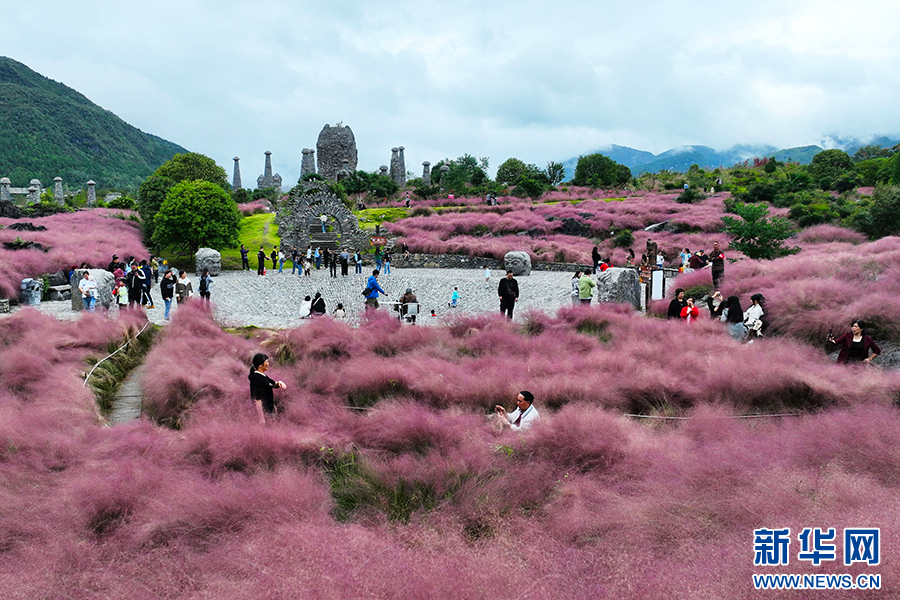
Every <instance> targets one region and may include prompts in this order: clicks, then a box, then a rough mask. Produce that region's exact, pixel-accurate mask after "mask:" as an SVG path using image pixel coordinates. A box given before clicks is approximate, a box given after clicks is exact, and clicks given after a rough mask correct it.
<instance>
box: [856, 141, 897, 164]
mask: <svg viewBox="0 0 900 600" xmlns="http://www.w3.org/2000/svg"><path fill="white" fill-rule="evenodd" d="M892 154H894V151H893V150H892V149H891V148H882V147H881V146H879V145H877V144H869V145H868V146H863V147H862V148H859V149H858V150H857V151H856V153H855V154H854V155H853V162H856V163H858V162H862V161H864V160H871V159H873V158H887V157H889V156H891V155H892Z"/></svg>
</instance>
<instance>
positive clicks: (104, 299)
mask: <svg viewBox="0 0 900 600" xmlns="http://www.w3.org/2000/svg"><path fill="white" fill-rule="evenodd" d="M85 271H88V272H89V273H90V274H91V277H93V278H94V281H96V282H97V306H102V307H103V308H106V309H108V308H109V307H110V306H112V305H113V295H112V291H113V288H114V287H115V286H116V278H115V277H113V274H112V273H110V272H109V271H107V270H106V269H75V274H74V275H72V281H71V285H72V310H84V303H83V302H82V301H81V292H79V291H78V282H79V281H81V279H82V278H83V277H84V272H85Z"/></svg>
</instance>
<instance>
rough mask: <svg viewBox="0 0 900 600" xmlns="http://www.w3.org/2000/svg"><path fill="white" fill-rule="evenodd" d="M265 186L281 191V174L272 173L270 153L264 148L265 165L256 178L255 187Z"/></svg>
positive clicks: (260, 188)
mask: <svg viewBox="0 0 900 600" xmlns="http://www.w3.org/2000/svg"><path fill="white" fill-rule="evenodd" d="M266 188H275V192H276V193H278V194H280V193H281V175H279V174H278V173H275V174H274V175H272V153H271V152H270V151H268V150H266V166H265V169H264V170H263V174H262V175H260V176H259V177H257V178H256V189H258V190H264V189H266Z"/></svg>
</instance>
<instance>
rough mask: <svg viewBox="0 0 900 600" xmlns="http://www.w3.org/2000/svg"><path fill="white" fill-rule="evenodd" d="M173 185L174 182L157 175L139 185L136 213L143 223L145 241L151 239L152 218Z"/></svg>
mask: <svg viewBox="0 0 900 600" xmlns="http://www.w3.org/2000/svg"><path fill="white" fill-rule="evenodd" d="M174 185H175V182H174V181H172V180H171V179H169V178H168V177H161V176H159V175H151V176H150V177H148V178H147V179H145V180H144V182H143V183H142V184H141V187H140V189H139V190H138V203H137V208H138V213H139V214H140V215H141V220H142V221H143V222H144V235H145V236H146V237H147V239H150V240H152V239H153V229H154V221H153V217H155V216H156V213H157V212H159V207H160V206H162V204H163V202H164V201H165V200H166V196H167V195H168V194H169V190H171V189H172V187H173V186H174Z"/></svg>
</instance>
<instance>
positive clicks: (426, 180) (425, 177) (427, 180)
mask: <svg viewBox="0 0 900 600" xmlns="http://www.w3.org/2000/svg"><path fill="white" fill-rule="evenodd" d="M422 183H423V184H424V185H429V186H430V185H431V163H430V162H428V161H427V160H426V161H425V162H423V163H422Z"/></svg>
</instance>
